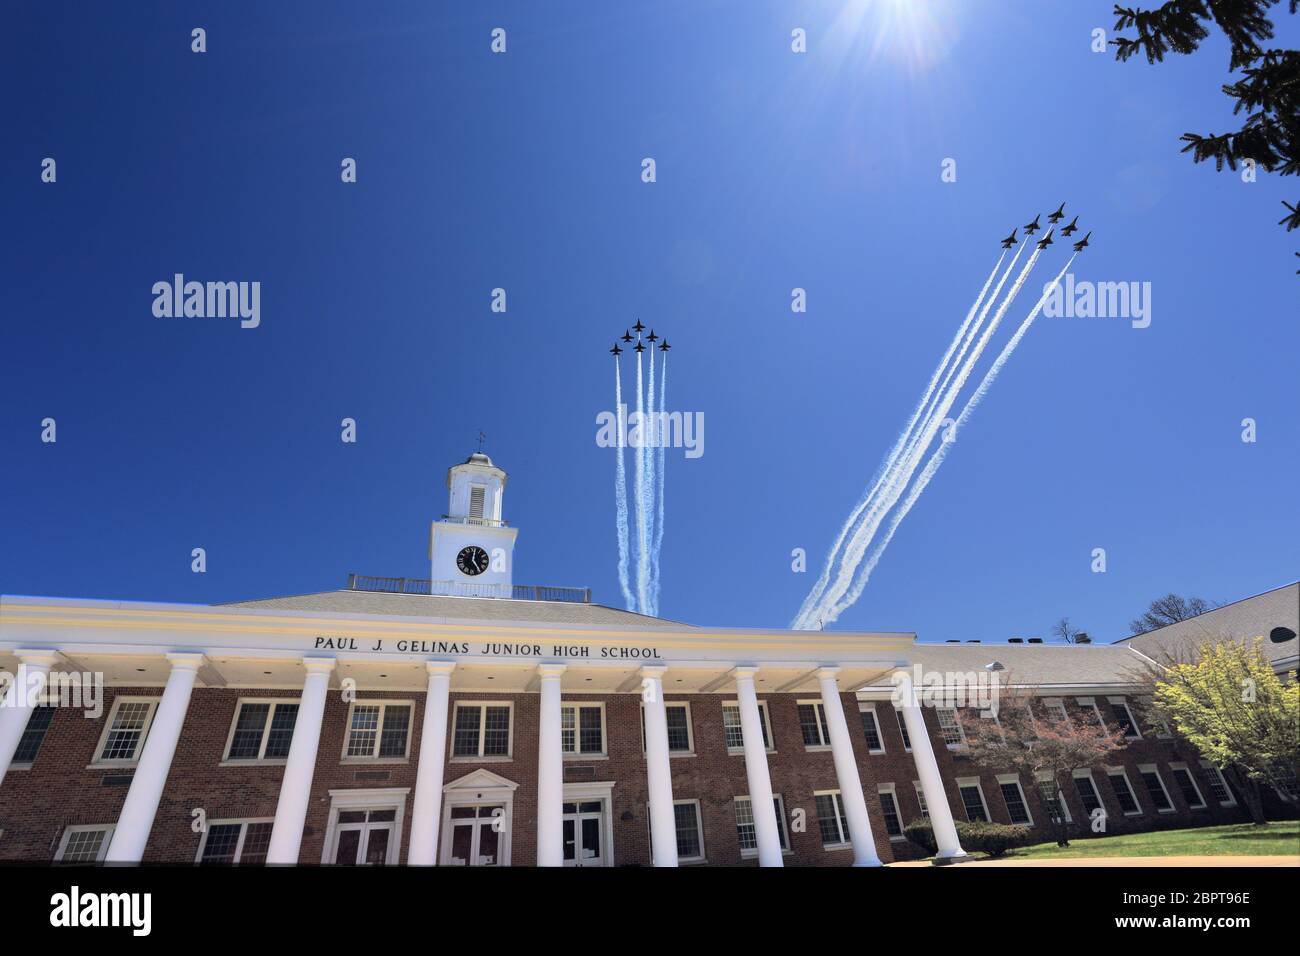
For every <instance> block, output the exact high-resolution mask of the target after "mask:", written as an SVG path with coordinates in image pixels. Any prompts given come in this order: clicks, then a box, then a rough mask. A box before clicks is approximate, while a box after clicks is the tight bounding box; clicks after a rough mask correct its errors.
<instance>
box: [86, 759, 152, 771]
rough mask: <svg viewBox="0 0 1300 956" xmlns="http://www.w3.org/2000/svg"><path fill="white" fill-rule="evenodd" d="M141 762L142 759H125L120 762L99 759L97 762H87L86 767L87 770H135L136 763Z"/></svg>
mask: <svg viewBox="0 0 1300 956" xmlns="http://www.w3.org/2000/svg"><path fill="white" fill-rule="evenodd" d="M139 762H140V761H138V760H123V761H122V762H120V763H104V762H102V761H97V762H95V763H90V764H86V769H87V770H134V769H135V767H136V764H138V763H139Z"/></svg>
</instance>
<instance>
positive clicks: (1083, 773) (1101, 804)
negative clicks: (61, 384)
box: [1070, 767, 1110, 815]
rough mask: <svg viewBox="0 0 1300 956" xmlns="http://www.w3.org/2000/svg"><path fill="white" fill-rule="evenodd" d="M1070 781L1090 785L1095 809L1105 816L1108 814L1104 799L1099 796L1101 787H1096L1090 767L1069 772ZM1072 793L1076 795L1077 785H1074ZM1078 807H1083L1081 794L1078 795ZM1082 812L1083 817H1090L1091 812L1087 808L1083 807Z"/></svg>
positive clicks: (1095, 780) (1095, 779)
mask: <svg viewBox="0 0 1300 956" xmlns="http://www.w3.org/2000/svg"><path fill="white" fill-rule="evenodd" d="M1070 779H1071V780H1087V781H1088V782H1089V783H1090V784H1092V793H1093V796H1095V797H1096V798H1097V807H1098V808H1099V809H1100V810H1101V812H1102V813H1105V814H1107V815H1109V814H1110V811H1109V810H1107V809H1106V798H1105V797H1103V796H1102V795H1101V787H1099V786H1097V778H1096V777H1095V776H1093V773H1092V768H1091V767H1079V768H1076V769H1074V770H1072V771H1070ZM1074 791H1075V793H1076V794H1077V793H1078V792H1079V786H1078V784H1075V787H1074ZM1079 806H1083V795H1082V794H1080V795H1079ZM1083 812H1084V814H1085V815H1091V811H1089V810H1088V808H1087V807H1084V810H1083Z"/></svg>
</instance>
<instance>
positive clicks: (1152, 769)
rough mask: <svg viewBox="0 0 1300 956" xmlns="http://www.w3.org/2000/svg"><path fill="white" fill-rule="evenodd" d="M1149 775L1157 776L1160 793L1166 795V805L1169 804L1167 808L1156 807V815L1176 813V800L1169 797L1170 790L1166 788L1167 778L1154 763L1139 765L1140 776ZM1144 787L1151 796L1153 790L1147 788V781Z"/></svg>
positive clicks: (1144, 781) (1143, 782)
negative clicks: (1161, 774)
mask: <svg viewBox="0 0 1300 956" xmlns="http://www.w3.org/2000/svg"><path fill="white" fill-rule="evenodd" d="M1148 773H1150V774H1155V778H1156V783H1158V784H1160V792H1161V793H1163V794H1164V795H1165V803H1167V804H1169V806H1167V807H1156V813H1173V812H1175V811H1176V810H1177V809H1178V808H1177V807H1176V806H1175V805H1174V798H1173V797H1171V796H1170V795H1169V788H1168V787H1166V786H1165V778H1164V777H1162V776H1160V768H1159V767H1157V766H1156V765H1155V764H1153V763H1140V764H1138V776H1142V775H1143V774H1148ZM1142 785H1143V786H1144V787H1146V789H1147V795H1148V796H1150V794H1151V788H1150V787H1149V786H1147V782H1146V780H1145V779H1143V781H1142Z"/></svg>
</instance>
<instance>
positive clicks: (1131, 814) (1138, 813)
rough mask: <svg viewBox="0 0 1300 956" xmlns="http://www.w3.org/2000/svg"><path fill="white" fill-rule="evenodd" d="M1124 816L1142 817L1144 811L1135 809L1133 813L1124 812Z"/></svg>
mask: <svg viewBox="0 0 1300 956" xmlns="http://www.w3.org/2000/svg"><path fill="white" fill-rule="evenodd" d="M1124 816H1126V817H1140V816H1142V811H1141V810H1134V811H1133V812H1132V813H1126V814H1124Z"/></svg>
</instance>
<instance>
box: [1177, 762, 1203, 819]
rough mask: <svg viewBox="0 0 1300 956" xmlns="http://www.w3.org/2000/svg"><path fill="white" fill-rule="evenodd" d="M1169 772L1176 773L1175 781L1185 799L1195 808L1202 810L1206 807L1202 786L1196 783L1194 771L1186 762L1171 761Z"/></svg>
mask: <svg viewBox="0 0 1300 956" xmlns="http://www.w3.org/2000/svg"><path fill="white" fill-rule="evenodd" d="M1169 772H1170V773H1171V774H1173V775H1174V783H1175V784H1177V785H1178V789H1179V790H1180V791H1181V792H1182V794H1183V799H1184V800H1186V801H1187V805H1188V806H1189V807H1190V808H1191V809H1193V810H1202V809H1204V808H1205V806H1206V803H1205V797H1203V796H1201V788H1200V787H1198V786H1197V785H1196V779H1195V778H1194V777H1193V776H1192V771H1191V770H1190V769H1188V767H1187V764H1185V763H1171V764H1170V765H1169Z"/></svg>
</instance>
